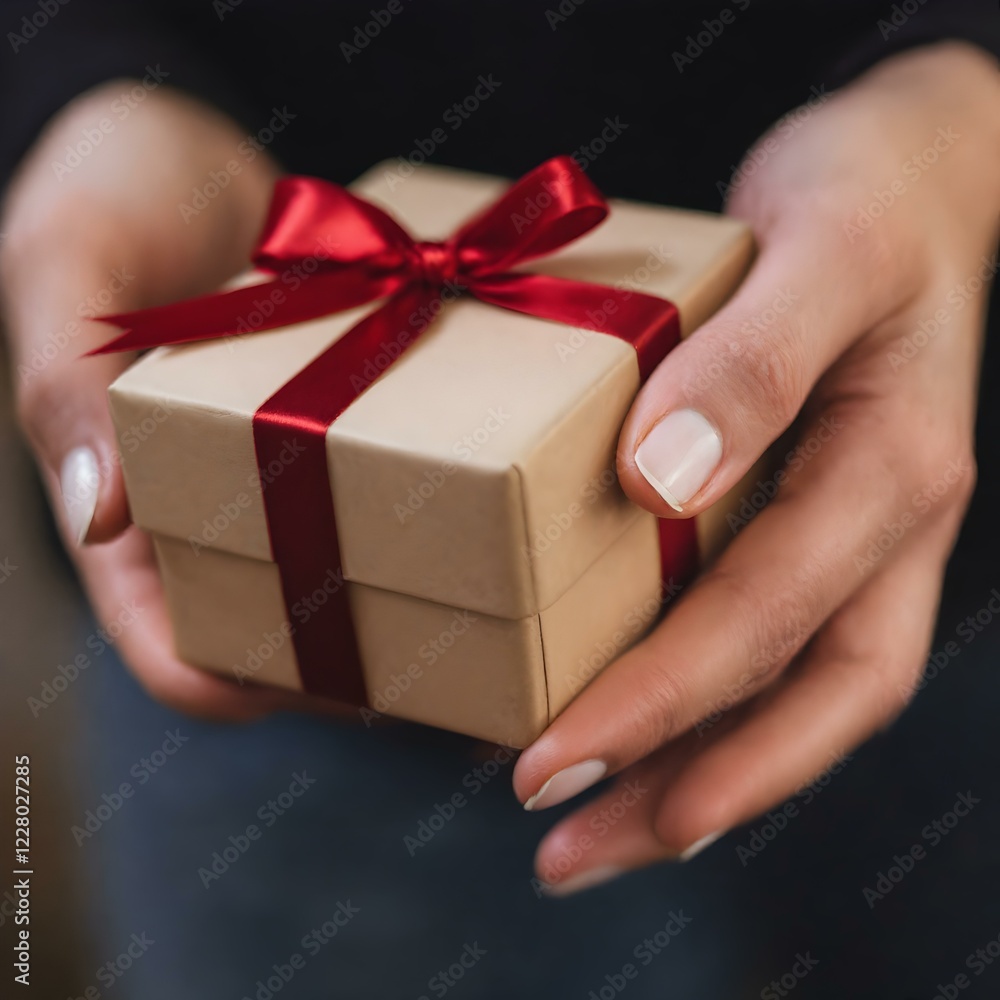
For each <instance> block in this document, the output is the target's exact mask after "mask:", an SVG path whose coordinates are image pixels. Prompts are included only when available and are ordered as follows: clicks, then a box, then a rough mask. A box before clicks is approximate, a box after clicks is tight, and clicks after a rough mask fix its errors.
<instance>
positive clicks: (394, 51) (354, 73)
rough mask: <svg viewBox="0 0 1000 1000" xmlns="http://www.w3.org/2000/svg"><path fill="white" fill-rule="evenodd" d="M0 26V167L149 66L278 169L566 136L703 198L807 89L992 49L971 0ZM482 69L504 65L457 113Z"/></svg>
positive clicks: (452, 4) (387, 1)
mask: <svg viewBox="0 0 1000 1000" xmlns="http://www.w3.org/2000/svg"><path fill="white" fill-rule="evenodd" d="M911 7H912V8H913V11H914V12H913V13H912V14H908V13H907V11H908V10H910V9H911ZM50 11H51V13H48V12H50ZM372 11H374V12H375V16H373V14H372ZM392 11H396V13H392ZM567 11H568V13H566V12H567ZM25 17H27V18H28V22H27V27H26V26H25V22H24V21H23V20H22V19H23V18H25ZM32 19H34V21H35V24H32V23H31V22H32ZM37 25H40V26H38V27H37V30H36V31H35V32H34V34H33V35H31V31H30V29H32V28H35V27H36V26H37ZM0 30H3V31H4V32H5V34H6V46H7V49H6V51H7V55H6V57H5V58H3V59H2V60H0V74H2V76H0V95H2V96H0V100H2V119H0V120H2V121H3V123H4V128H3V130H2V133H3V134H2V136H0V147H2V152H0V176H3V175H4V174H5V172H6V171H7V170H9V168H10V166H11V164H12V163H13V162H14V160H15V159H16V158H17V157H18V156H19V155H20V154H21V153H23V151H24V150H25V148H26V147H27V146H28V144H29V143H30V142H31V140H32V139H33V137H34V136H35V135H36V134H37V132H38V129H39V127H40V126H41V125H42V123H43V122H44V121H45V120H46V119H47V118H49V117H50V116H51V115H53V114H54V113H55V112H56V111H58V109H59V108H60V107H61V106H62V105H63V104H65V103H66V101H68V100H69V99H70V98H72V97H73V96H75V95H76V94H78V93H80V92H81V91H83V90H85V89H87V88H88V87H91V86H94V85H95V84H98V83H101V82H104V81H106V80H108V79H110V78H113V77H116V76H122V77H136V78H140V79H141V78H143V77H148V76H149V74H150V70H151V69H152V71H153V73H154V75H155V74H157V73H160V74H163V73H166V74H168V75H167V76H166V78H165V79H166V82H167V83H169V84H171V85H173V86H177V87H182V88H185V89H187V90H190V91H191V92H193V93H195V94H197V95H200V96H202V97H203V98H205V99H206V100H208V101H210V102H212V103H214V104H216V105H218V106H219V107H221V108H222V109H224V110H226V111H228V112H229V113H230V114H231V115H233V116H234V117H235V118H236V119H237V120H239V121H240V122H241V123H242V124H243V125H245V126H246V129H247V133H248V135H250V136H253V137H257V136H258V135H259V133H260V132H261V130H268V129H274V128H275V125H278V126H280V131H275V133H274V135H273V138H272V139H271V141H270V142H267V145H268V148H269V149H270V150H271V152H272V153H273V154H274V155H275V156H277V158H278V159H279V160H280V161H282V162H283V163H284V165H285V166H286V167H287V168H288V169H289V170H292V171H295V172H299V173H311V174H317V175H320V176H326V177H330V178H331V179H333V180H337V181H340V182H346V181H350V180H352V179H353V178H354V177H356V176H357V175H358V174H360V173H361V172H362V171H364V170H366V169H367V168H368V167H369V166H371V165H372V164H373V163H375V162H377V161H379V160H382V159H386V158H392V157H395V156H399V155H402V156H404V157H406V156H409V155H410V154H411V153H414V152H416V154H417V155H420V152H421V151H420V149H419V147H418V143H420V142H422V143H423V144H424V149H425V150H427V149H430V154H429V157H430V159H431V160H432V161H434V162H440V163H446V164H450V165H454V166H463V167H470V168H473V169H477V170H483V171H486V172H489V173H493V174H500V175H506V176H512V177H513V176H519V175H520V174H522V173H524V172H525V171H527V170H528V169H530V168H531V167H533V166H535V164H537V163H539V162H541V161H542V160H543V159H546V158H547V157H550V156H553V155H555V154H556V153H564V152H573V151H574V150H581V148H583V150H584V151H583V152H582V153H581V156H582V157H583V158H584V159H585V160H587V161H588V164H589V169H590V172H591V176H592V177H593V179H594V180H595V181H596V183H597V184H598V186H599V187H601V188H602V189H603V190H605V191H606V193H608V194H611V195H616V196H620V197H630V198H639V199H645V200H650V201H661V202H667V203H670V204H677V205H685V206H690V207H696V208H706V209H717V208H718V207H719V205H720V203H721V195H720V184H721V185H722V186H724V185H725V183H726V182H727V181H728V180H729V177H730V175H731V173H732V170H733V167H734V165H736V164H738V163H739V160H740V157H741V155H742V153H743V152H744V150H745V149H746V148H747V146H748V145H749V144H750V143H751V142H753V140H754V139H755V138H756V137H757V136H758V135H760V133H761V132H762V131H764V129H766V128H767V127H768V125H769V124H771V123H772V122H774V121H775V120H776V119H777V118H779V117H780V116H781V115H783V114H784V113H785V112H787V111H789V110H790V109H791V108H793V107H795V106H796V105H798V104H800V103H801V102H803V101H805V100H806V99H808V98H809V97H811V96H813V95H814V94H815V93H816V92H817V91H822V90H823V89H824V88H825V90H827V91H828V90H830V89H832V88H834V87H836V86H838V85H840V84H842V83H843V82H844V81H845V80H847V79H849V78H850V76H851V75H853V74H856V73H857V72H859V71H860V70H862V69H864V68H865V67H867V66H868V65H870V64H872V63H874V62H876V61H878V60H879V59H882V58H884V57H885V56H887V55H889V54H891V53H892V52H894V51H896V50H898V49H900V48H902V47H906V46H912V45H919V44H923V43H926V42H932V41H937V40H940V39H942V38H949V37H951V38H962V39H967V40H970V41H974V42H976V43H977V44H980V45H983V46H985V47H986V48H988V49H990V50H991V51H993V52H995V53H996V52H1000V16H998V14H997V10H996V5H995V4H991V3H989V2H988V0H924V2H921V0H901V3H900V4H895V3H889V2H870V0H828V2H821V0H811V2H810V0H782V2H773V0H772V2H768V0H728V2H724V0H711V2H706V3H696V2H692V0H682V2H673V3H662V2H636V0H545V2H542V3H528V2H524V0H505V2H496V0H493V2H489V0H487V2H483V0H480V2H478V3H471V2H469V0H448V2H438V3H430V2H427V0H423V2H420V0H416V2H414V0H363V2H359V0H352V2H337V3H318V2H300V0H286V2H282V3H275V2H267V0H215V2H213V0H127V2H126V0H61V2H60V0H34V2H32V0H17V2H13V0H3V2H0ZM29 36H30V37H29ZM157 67H159V69H157ZM480 77H486V78H488V79H492V80H494V81H499V84H500V85H499V86H498V87H496V89H495V90H494V92H493V93H492V94H490V95H489V96H487V97H486V98H485V99H483V100H482V102H481V107H479V108H478V109H476V110H475V112H474V113H470V114H468V115H467V117H466V116H465V114H463V111H462V110H461V109H460V110H459V111H457V112H455V111H454V105H455V104H456V103H458V104H459V105H460V108H461V105H462V103H463V101H464V100H465V99H466V98H467V97H470V95H471V96H472V97H473V98H474V94H475V90H476V87H477V85H479V80H480ZM154 82H155V76H154ZM123 90H124V88H123ZM481 93H482V90H481ZM473 103H474V100H470V101H469V105H468V106H469V107H471V106H472V105H473ZM450 109H451V110H452V116H451V117H450V118H446V116H447V115H448V112H449V110H450ZM276 111H277V112H278V114H279V116H280V114H281V113H282V112H284V113H285V117H290V118H291V120H290V121H288V122H287V123H282V122H281V121H280V120H279V121H277V122H274V123H272V119H274V118H275V116H276ZM111 117H112V121H114V113H112V116H111ZM607 119H610V120H611V122H614V123H619V126H620V127H621V126H624V128H623V129H622V130H620V131H618V132H617V133H615V130H614V129H609V128H608V123H607ZM435 129H442V130H443V133H442V134H444V135H445V136H446V140H445V141H444V142H440V143H434V142H433V140H432V139H430V137H431V135H432V133H433V132H434V130H435ZM602 133H603V138H604V140H605V141H604V145H605V146H606V148H605V149H604V150H603V151H600V150H601V146H602V143H601V141H600V140H601V139H602ZM609 136H610V137H609ZM81 138H82V137H81ZM261 138H263V139H264V140H267V139H268V132H266V131H265V132H264V135H263V136H262V137H261ZM432 146H433V148H431V147H432Z"/></svg>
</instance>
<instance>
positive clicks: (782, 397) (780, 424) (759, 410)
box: [736, 332, 807, 430]
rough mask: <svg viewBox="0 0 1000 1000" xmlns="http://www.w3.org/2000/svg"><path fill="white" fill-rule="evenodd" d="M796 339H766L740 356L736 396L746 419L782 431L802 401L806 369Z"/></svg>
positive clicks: (790, 421) (781, 337) (793, 416)
mask: <svg viewBox="0 0 1000 1000" xmlns="http://www.w3.org/2000/svg"><path fill="white" fill-rule="evenodd" d="M803 361H804V359H803V357H802V351H801V350H800V349H799V348H798V346H797V342H796V337H795V335H794V334H793V333H791V332H789V333H786V334H784V335H781V336H779V337H772V338H768V340H767V342H766V343H762V344H760V345H759V346H756V347H755V348H754V349H753V350H749V351H747V352H746V353H745V354H744V363H743V364H742V365H741V366H740V369H739V371H738V373H737V386H736V389H737V392H738V393H739V396H740V399H741V402H742V404H743V406H744V407H745V408H746V409H747V410H748V411H749V412H748V413H747V414H746V416H747V419H748V420H750V421H753V422H755V423H759V422H760V421H761V419H763V420H764V421H765V422H766V424H767V426H769V427H774V428H778V429H780V430H784V429H785V428H786V427H788V426H789V424H791V423H792V421H793V420H794V419H795V417H796V415H797V414H798V412H799V409H800V408H801V406H802V402H803V400H804V399H805V395H806V391H807V386H806V368H805V365H804V363H803Z"/></svg>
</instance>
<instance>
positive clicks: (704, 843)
mask: <svg viewBox="0 0 1000 1000" xmlns="http://www.w3.org/2000/svg"><path fill="white" fill-rule="evenodd" d="M725 832H726V831H725V830H716V831H715V833H709V834H706V835H705V836H704V837H702V838H701V840H696V841H695V842H694V843H693V844H692V845H691V846H690V847H689V848H688V849H687V850H685V851H681V853H680V854H679V855H678V856H677V860H678V861H690V860H691V859H692V858H693V857H694V856H695V855H696V854H701V852H702V851H703V850H705V848H706V847H710V846H711V845H712V844H714V843H715V842H716V841H717V840H718V839H719V837H721V836H722V835H723V834H724V833H725Z"/></svg>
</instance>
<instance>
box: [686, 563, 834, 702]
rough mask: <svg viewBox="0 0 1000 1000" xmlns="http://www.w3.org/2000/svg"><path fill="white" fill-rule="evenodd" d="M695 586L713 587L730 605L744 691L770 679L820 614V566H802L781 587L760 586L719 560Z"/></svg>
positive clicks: (730, 627) (731, 631)
mask: <svg viewBox="0 0 1000 1000" xmlns="http://www.w3.org/2000/svg"><path fill="white" fill-rule="evenodd" d="M698 586H706V587H711V588H713V590H714V591H715V594H716V597H715V601H716V602H717V603H718V605H719V606H722V607H725V608H727V609H728V615H727V619H728V620H727V623H726V630H727V632H728V633H729V634H730V635H731V637H732V645H733V648H737V649H742V650H743V655H744V662H745V670H744V672H743V673H742V674H741V675H740V676H739V678H738V679H737V680H738V685H739V686H740V687H741V689H743V693H744V694H745V695H749V694H751V693H753V692H755V691H756V690H757V689H759V688H760V687H761V686H763V685H765V684H768V683H770V682H771V681H772V680H774V678H775V677H777V676H778V674H779V673H780V672H781V671H782V670H783V669H784V667H785V666H787V664H788V663H789V662H790V661H791V660H792V659H793V658H794V657H795V656H796V655H797V654H798V652H799V651H800V650H801V649H802V647H803V646H804V645H805V643H806V642H807V641H808V639H809V637H810V636H811V635H812V633H813V631H814V630H815V624H814V623H816V624H818V623H819V622H820V621H821V620H822V618H823V617H824V613H823V599H822V587H823V582H822V567H821V566H817V567H805V566H804V567H801V568H800V569H799V570H797V571H796V572H795V573H794V574H793V577H792V578H791V579H790V581H789V586H788V587H787V588H786V589H785V590H783V591H777V592H776V591H773V590H768V591H764V590H762V588H761V587H760V583H759V580H757V579H756V578H755V576H754V575H753V574H748V573H746V572H743V571H740V570H739V569H738V568H737V569H728V568H726V567H725V566H724V565H722V564H718V565H716V566H714V567H712V568H711V569H709V570H708V571H707V573H705V574H704V576H703V577H702V578H701V580H700V581H699V583H698Z"/></svg>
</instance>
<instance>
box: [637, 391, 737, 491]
mask: <svg viewBox="0 0 1000 1000" xmlns="http://www.w3.org/2000/svg"><path fill="white" fill-rule="evenodd" d="M720 458H722V438H720V437H719V432H718V431H717V430H716V429H715V428H714V427H713V426H712V425H711V424H710V423H709V422H708V420H706V419H705V417H703V416H702V415H701V414H700V413H699V412H698V411H697V410H674V412H673V413H668V414H667V415H666V416H665V417H664V418H663V419H662V420H661V421H660V422H659V423H658V424H655V425H654V426H653V429H652V430H651V431H650V432H649V433H648V434H647V435H646V436H645V437H644V438H643V439H642V443H641V444H640V445H639V447H638V448H636V451H635V464H636V465H637V466H638V467H639V471H640V472H641V473H642V474H643V475H644V476H645V477H646V480H647V481H648V483H649V485H650V486H652V487H653V489H654V490H656V492H657V493H659V494H660V496H661V497H663V499H664V500H666V501H667V503H668V504H670V506H671V507H673V508H674V510H680V509H681V505H682V504H685V503H687V501H688V500H690V499H691V497H693V496H694V495H695V494H696V493H697V492H698V491H699V490H700V489H701V488H702V487H703V486H704V485H705V483H707V482H708V479H709V476H711V475H712V473H713V472H714V471H715V468H716V466H717V465H718V464H719V459H720Z"/></svg>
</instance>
